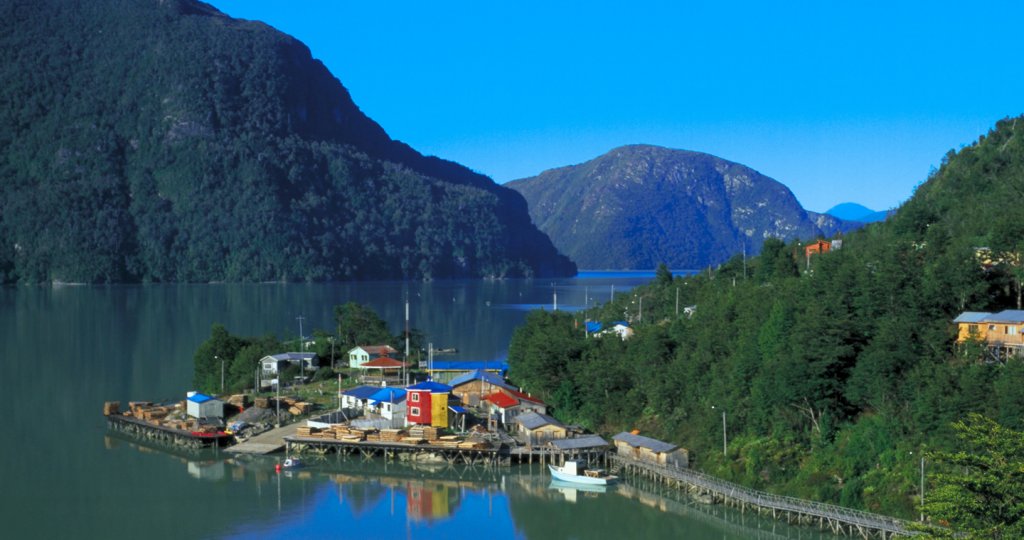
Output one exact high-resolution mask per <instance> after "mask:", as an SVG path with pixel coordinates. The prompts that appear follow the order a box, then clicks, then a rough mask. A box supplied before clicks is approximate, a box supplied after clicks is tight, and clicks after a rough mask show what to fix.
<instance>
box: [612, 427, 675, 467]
mask: <svg viewBox="0 0 1024 540" xmlns="http://www.w3.org/2000/svg"><path fill="white" fill-rule="evenodd" d="M612 440H614V441H615V451H616V453H618V454H619V455H620V456H623V457H628V458H631V459H635V460H638V461H646V462H648V463H656V464H658V465H667V466H676V467H684V468H685V467H689V466H690V452H689V451H688V450H686V449H685V448H680V447H679V446H678V445H675V444H672V443H667V442H664V441H659V440H657V439H652V438H650V437H644V436H642V435H635V434H633V433H627V432H625V431H623V432H622V433H619V434H618V435H616V436H614V437H612Z"/></svg>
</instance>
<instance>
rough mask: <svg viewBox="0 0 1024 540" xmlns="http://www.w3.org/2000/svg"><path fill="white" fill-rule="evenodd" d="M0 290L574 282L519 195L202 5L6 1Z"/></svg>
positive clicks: (302, 57) (306, 55) (274, 41)
mask: <svg viewBox="0 0 1024 540" xmlns="http://www.w3.org/2000/svg"><path fill="white" fill-rule="evenodd" d="M0 21H2V22H0V25H2V28H3V31H2V32H0V81H2V84H0V126H2V127H3V129H0V281H2V282H5V283H6V282H15V281H21V282H47V281H65V282H121V281H164V282H168V281H193V282H207V281H224V280H227V281H281V280H292V281H295V280H318V281H319V280H339V279H367V278H374V279H385V278H407V277H416V278H431V277H483V276H515V275H568V274H571V273H572V272H574V270H575V267H574V265H573V264H572V263H571V262H570V261H569V260H568V259H566V258H565V257H563V256H560V255H558V253H557V252H556V251H555V249H554V247H553V246H552V245H551V243H550V241H549V240H548V239H547V238H546V237H545V236H544V235H543V234H541V233H540V232H539V231H538V230H537V229H536V228H535V227H534V226H533V225H532V224H531V222H530V218H529V215H528V214H527V212H526V206H525V202H524V201H523V199H522V197H520V196H519V195H518V194H516V193H515V192H513V191H511V190H509V189H506V188H503V187H501V186H498V185H495V184H494V183H493V182H492V181H491V180H490V179H488V178H486V177H484V176H482V175H478V174H475V173H473V172H472V171H469V170H468V169H466V168H464V167H462V166H459V165H457V164H454V163H450V162H445V161H443V160H440V159H437V158H427V157H424V156H422V155H420V154H418V153H417V152H415V151H414V150H412V149H411V148H409V147H408V146H405V145H404V144H402V143H400V142H397V141H393V140H391V139H390V138H389V137H388V136H387V134H386V133H385V132H384V131H383V129H381V127H380V126H378V125H377V124H376V123H374V122H373V121H372V120H370V119H369V118H367V117H366V116H365V115H363V114H362V112H361V111H359V109H358V107H357V106H356V105H355V104H354V103H353V102H352V100H351V98H350V97H349V95H348V92H347V91H346V90H345V88H344V87H343V86H342V85H341V84H340V83H339V82H338V81H337V79H335V78H334V77H333V76H331V74H330V73H328V72H327V70H326V69H325V68H324V66H323V65H322V64H320V63H319V62H317V61H316V60H314V59H313V58H312V57H311V56H310V52H309V50H308V49H306V47H305V46H304V45H302V44H301V43H299V42H297V41H295V40H294V39H292V38H290V37H288V36H285V35H283V34H281V33H279V32H276V31H274V30H273V29H271V28H269V27H267V26H265V25H263V24H261V23H252V22H246V21H235V20H231V19H229V18H227V17H225V16H223V15H222V14H220V13H218V12H216V10H213V9H212V8H210V7H209V6H206V5H205V4H201V3H197V2H194V1H192V0H172V1H168V2H124V1H120V0H98V1H96V2H72V3H67V2H60V1H55V0H47V1H41V2H27V1H22V0H16V1H12V2H4V3H3V4H0Z"/></svg>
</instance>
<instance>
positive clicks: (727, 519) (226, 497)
mask: <svg viewBox="0 0 1024 540" xmlns="http://www.w3.org/2000/svg"><path fill="white" fill-rule="evenodd" d="M648 279H649V275H642V276H639V277H638V276H637V275H635V274H626V275H621V274H601V273H597V274H584V275H583V276H581V277H580V278H577V279H572V280H560V281H557V282H554V288H555V289H556V290H557V293H558V303H559V308H560V309H578V308H579V307H580V306H582V305H583V304H584V303H585V299H589V301H590V303H591V304H593V303H595V302H599V301H606V300H607V299H608V296H609V294H610V289H611V285H612V284H614V285H615V290H616V292H624V291H625V290H628V289H629V288H630V287H632V286H635V285H636V284H639V283H644V282H646V281H647V280H648ZM552 288H553V285H552V282H551V281H548V280H545V281H543V282H542V281H540V280H535V281H498V282H486V281H451V282H433V283H427V284H424V283H410V284H407V283H400V282H374V283H357V284H349V283H343V284H318V285H304V284H288V285H281V284H268V285H155V286H148V285H147V286H112V287H57V288H50V287H20V288H15V289H0V355H2V356H0V357H2V361H0V382H2V386H3V390H2V391H0V406H2V407H3V409H2V410H3V411H4V418H5V420H6V423H5V426H4V429H3V433H4V436H3V439H2V443H3V444H2V445H0V457H2V458H3V459H2V460H0V467H2V470H3V473H2V474H0V478H2V479H3V489H2V491H0V493H2V494H0V518H2V521H0V523H2V525H0V527H3V528H2V530H3V536H4V537H7V538H22V537H28V538H67V537H79V538H138V537H156V538H196V537H198V538H224V537H230V538H235V537H238V538H248V537H266V536H273V537H292V538H304V537H309V536H340V537H345V538H404V537H415V538H452V537H466V536H467V535H478V534H479V535H481V536H483V537H487V538H614V537H634V536H636V535H637V534H636V533H637V531H643V532H642V534H641V536H643V537H650V538H654V537H685V538H697V539H711V538H714V539H720V538H774V537H782V538H817V537H818V534H817V533H816V532H815V531H810V530H797V529H789V528H785V527H783V526H781V525H777V524H774V523H771V522H759V521H755V520H752V518H751V517H750V516H740V515H738V514H732V513H728V512H724V511H723V510H722V509H721V508H717V507H710V508H709V507H703V506H700V505H694V504H692V503H689V502H687V501H685V500H681V501H680V500H676V499H674V498H672V497H671V496H669V497H663V496H659V495H658V494H656V493H651V492H650V491H646V490H643V489H638V487H635V486H620V487H619V488H617V489H616V490H613V491H609V492H607V493H580V492H575V490H565V489H562V490H559V489H550V488H549V486H548V480H549V478H547V477H544V476H541V475H537V474H530V470H529V469H528V468H512V469H498V470H490V471H484V470H473V469H456V470H424V469H412V468H408V467H402V466H399V465H390V466H388V467H385V466H384V465H383V464H380V463H375V462H360V461H358V460H357V461H342V462H334V461H332V462H329V463H320V464H315V465H314V466H313V467H310V468H309V469H308V470H306V471H303V472H301V473H297V474H296V473H293V474H291V475H285V476H277V475H274V474H273V473H272V467H273V462H272V461H271V460H267V459H254V460H233V459H227V458H228V456H224V455H223V454H219V455H218V454H215V453H212V452H208V453H205V454H199V455H188V454H176V453H174V452H168V451H165V450H162V449H154V448H150V447H146V446H143V445H140V444H138V443H136V442H133V441H131V440H127V439H123V438H120V437H118V436H114V435H111V434H108V433H107V432H106V426H105V423H104V421H103V418H102V416H101V414H100V413H101V406H102V402H103V401H106V400H120V401H122V402H127V401H129V400H156V399H171V398H173V399H181V398H182V397H183V393H184V391H185V390H187V389H188V387H189V384H190V381H191V377H192V353H193V352H194V350H195V348H196V347H197V346H198V344H199V343H200V342H202V341H203V340H204V339H206V338H207V337H208V336H209V331H210V326H211V325H212V324H213V323H215V322H219V323H222V324H224V325H226V326H227V328H228V329H229V330H230V331H231V332H233V333H236V334H244V335H259V334H266V333H274V334H277V335H278V336H279V337H291V336H295V335H297V334H298V321H297V320H296V317H298V316H303V317H305V321H304V328H303V330H304V331H305V333H307V334H309V333H311V331H312V330H313V329H315V328H323V329H329V328H330V327H331V326H332V323H331V309H332V307H333V306H334V305H335V304H340V303H343V302H347V301H356V302H361V303H365V304H368V305H370V306H372V307H373V308H374V309H376V310H377V311H378V312H379V313H380V314H381V315H382V316H383V317H384V318H385V319H386V320H388V321H389V322H390V323H391V325H392V329H394V330H396V331H397V329H398V328H400V324H401V319H402V316H403V310H404V307H403V304H402V302H403V299H404V298H405V296H406V295H408V296H409V298H410V300H411V310H412V325H413V326H414V327H416V328H419V329H421V330H423V331H424V332H425V333H426V334H427V335H428V336H429V338H430V340H431V341H433V343H434V344H435V346H436V347H457V348H458V349H459V351H460V353H459V355H458V356H456V358H462V359H473V360H484V359H494V358H501V357H503V356H505V354H506V353H507V350H508V341H509V337H510V336H511V333H512V330H513V328H514V327H515V326H516V325H517V324H519V323H520V322H521V321H522V320H523V318H524V317H525V315H526V307H529V306H537V305H545V306H550V304H551V300H552ZM533 472H534V473H537V472H538V470H537V469H536V468H535V469H534V471H533ZM641 487H642V486H641ZM744 520H746V521H744ZM773 529H774V533H772V532H770V531H772V530H773Z"/></svg>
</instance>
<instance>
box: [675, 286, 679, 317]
mask: <svg viewBox="0 0 1024 540" xmlns="http://www.w3.org/2000/svg"><path fill="white" fill-rule="evenodd" d="M676 317H679V287H676Z"/></svg>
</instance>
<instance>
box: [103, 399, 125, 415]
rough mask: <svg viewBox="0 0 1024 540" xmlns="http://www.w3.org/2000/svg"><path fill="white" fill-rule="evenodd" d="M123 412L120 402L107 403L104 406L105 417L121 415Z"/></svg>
mask: <svg viewBox="0 0 1024 540" xmlns="http://www.w3.org/2000/svg"><path fill="white" fill-rule="evenodd" d="M120 412H121V402H120V401H107V402H106V403H104V404H103V416H110V415H112V414H119V413H120Z"/></svg>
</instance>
